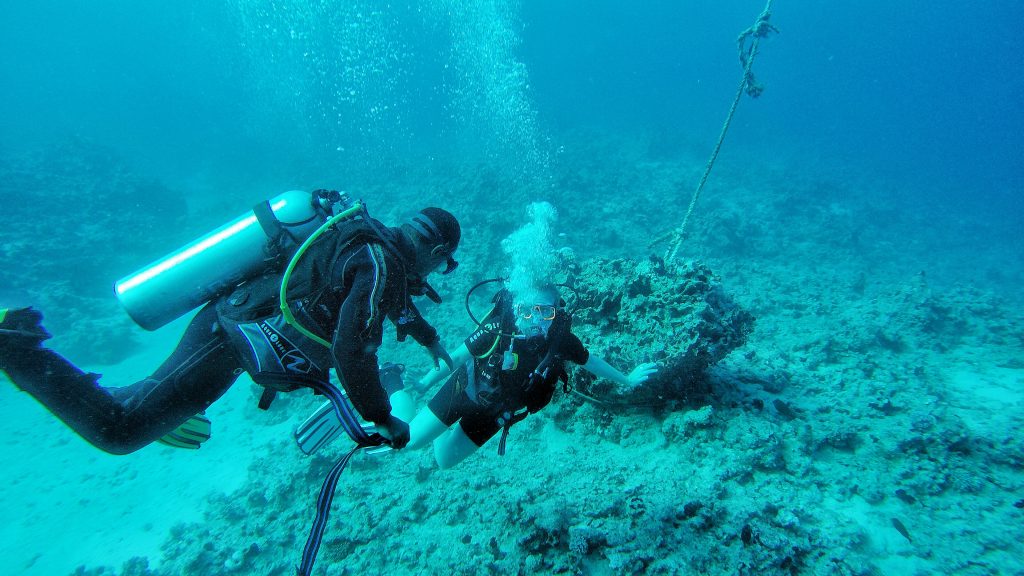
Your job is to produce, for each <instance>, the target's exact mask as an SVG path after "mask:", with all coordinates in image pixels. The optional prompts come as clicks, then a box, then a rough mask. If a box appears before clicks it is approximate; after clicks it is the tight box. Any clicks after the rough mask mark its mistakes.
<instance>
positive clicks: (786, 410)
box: [772, 398, 796, 420]
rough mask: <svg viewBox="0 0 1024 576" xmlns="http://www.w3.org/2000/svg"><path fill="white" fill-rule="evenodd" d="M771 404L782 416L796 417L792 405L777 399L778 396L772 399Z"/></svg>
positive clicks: (787, 417)
mask: <svg viewBox="0 0 1024 576" xmlns="http://www.w3.org/2000/svg"><path fill="white" fill-rule="evenodd" d="M772 406H775V411H776V412H778V413H779V414H780V415H781V416H782V417H783V418H785V419H787V420H792V419H794V418H796V412H795V411H794V410H793V407H792V406H790V405H789V404H786V403H785V402H783V401H782V400H779V399H778V398H776V399H775V400H772Z"/></svg>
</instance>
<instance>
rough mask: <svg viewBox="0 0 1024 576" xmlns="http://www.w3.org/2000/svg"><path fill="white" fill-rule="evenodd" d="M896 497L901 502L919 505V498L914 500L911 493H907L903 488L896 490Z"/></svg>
mask: <svg viewBox="0 0 1024 576" xmlns="http://www.w3.org/2000/svg"><path fill="white" fill-rule="evenodd" d="M896 497H897V498H899V499H900V500H903V501H904V502H906V503H907V504H916V503H917V498H914V497H913V496H912V495H911V494H910V493H909V492H907V491H906V490H904V489H903V488H900V489H899V490H896Z"/></svg>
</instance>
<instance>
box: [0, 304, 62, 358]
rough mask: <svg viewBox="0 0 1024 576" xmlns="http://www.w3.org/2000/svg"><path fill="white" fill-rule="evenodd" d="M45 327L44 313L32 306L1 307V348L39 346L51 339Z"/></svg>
mask: <svg viewBox="0 0 1024 576" xmlns="http://www.w3.org/2000/svg"><path fill="white" fill-rule="evenodd" d="M49 339H50V333H49V332H47V331H46V328H43V313H42V312H40V311H39V310H35V309H33V308H32V307H28V308H14V309H8V308H0V348H8V347H16V346H38V345H39V344H40V343H41V342H42V341H43V340H49Z"/></svg>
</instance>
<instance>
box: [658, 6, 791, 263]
mask: <svg viewBox="0 0 1024 576" xmlns="http://www.w3.org/2000/svg"><path fill="white" fill-rule="evenodd" d="M771 11H772V0H768V4H767V5H765V7H764V11H763V12H761V15H760V16H758V17H757V21H756V22H754V25H753V26H751V27H750V28H747V29H746V30H744V31H743V32H742V33H741V34H740V36H739V38H738V39H737V41H736V42H737V44H738V45H739V52H740V64H742V65H743V79H742V80H741V81H740V86H739V88H737V89H736V97H735V98H733V100H732V107H730V108H729V115H728V116H727V117H726V119H725V124H723V125H722V133H721V134H719V136H718V142H717V143H716V144H715V149H714V151H713V152H712V153H711V158H710V159H709V160H708V163H707V166H705V167H704V175H703V176H701V178H700V184H698V185H697V189H696V190H694V192H693V197H692V198H690V206H689V207H688V208H687V209H686V216H684V217H683V222H682V224H680V225H679V227H678V228H676V229H675V230H673V231H672V232H670V233H668V234H665V235H663V236H661V237H659V238H658V239H657V240H655V242H654V243H657V242H660V241H661V240H664V239H665V238H666V237H668V236H671V237H672V241H671V242H670V243H669V246H668V250H666V251H665V261H666V262H671V261H672V260H675V257H676V253H677V252H678V251H679V246H680V245H681V244H682V243H683V235H684V233H685V232H686V224H687V223H688V222H689V221H690V215H691V214H693V208H694V207H695V206H696V205H697V198H699V197H700V193H701V191H703V190H704V184H706V183H707V181H708V176H709V175H710V174H711V168H712V167H713V166H714V165H715V160H717V159H718V153H719V152H720V151H721V150H722V142H723V141H724V140H725V133H726V132H728V131H729V124H730V123H731V122H732V117H733V115H734V114H736V107H737V106H739V103H740V98H742V97H743V93H744V92H746V93H747V94H748V95H750V97H751V98H757V97H758V96H760V95H761V93H762V92H763V91H764V87H763V86H761V85H760V84H758V83H757V82H755V81H754V73H753V72H752V71H751V70H752V68H753V66H754V57H755V56H757V45H758V43H759V42H760V41H761V38H764V37H765V36H767V35H768V33H770V32H776V33H777V32H778V30H776V29H775V27H774V26H772V25H771V24H769V23H768V19H769V18H771V15H772V12H771ZM748 40H750V43H749V45H748V44H747V41H748Z"/></svg>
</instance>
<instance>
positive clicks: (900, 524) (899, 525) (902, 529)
mask: <svg viewBox="0 0 1024 576" xmlns="http://www.w3.org/2000/svg"><path fill="white" fill-rule="evenodd" d="M892 527H893V528H895V529H896V531H897V532H899V533H900V534H902V535H903V537H904V538H906V539H907V542H913V540H912V539H911V538H910V532H908V531H907V527H906V526H904V525H903V522H900V521H899V520H898V519H896V518H893V519H892Z"/></svg>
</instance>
